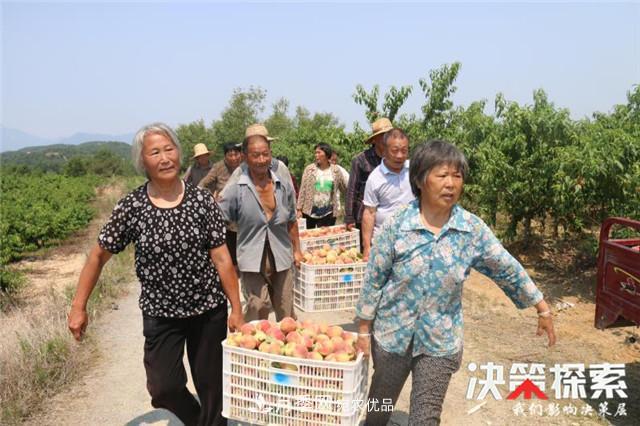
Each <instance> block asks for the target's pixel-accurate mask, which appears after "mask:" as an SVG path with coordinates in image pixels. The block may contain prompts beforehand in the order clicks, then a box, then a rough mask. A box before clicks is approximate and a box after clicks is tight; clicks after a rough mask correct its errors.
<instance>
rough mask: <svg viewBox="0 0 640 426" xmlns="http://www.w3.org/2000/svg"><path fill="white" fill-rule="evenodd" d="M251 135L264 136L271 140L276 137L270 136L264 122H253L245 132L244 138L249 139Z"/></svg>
mask: <svg viewBox="0 0 640 426" xmlns="http://www.w3.org/2000/svg"><path fill="white" fill-rule="evenodd" d="M251 136H262V137H263V138H265V139H266V140H268V141H269V142H271V141H273V140H275V139H276V138H272V137H269V131H268V130H267V128H266V127H264V124H260V123H257V124H252V125H251V126H249V127H247V130H246V131H245V132H244V139H245V140H247V139H248V138H250V137H251Z"/></svg>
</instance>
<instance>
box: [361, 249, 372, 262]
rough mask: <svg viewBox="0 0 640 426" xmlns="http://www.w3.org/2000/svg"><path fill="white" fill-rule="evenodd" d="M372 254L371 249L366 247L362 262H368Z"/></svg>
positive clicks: (363, 251)
mask: <svg viewBox="0 0 640 426" xmlns="http://www.w3.org/2000/svg"><path fill="white" fill-rule="evenodd" d="M370 254H371V249H370V248H369V247H365V249H364V250H362V261H363V262H368V261H369V255H370Z"/></svg>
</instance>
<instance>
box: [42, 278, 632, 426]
mask: <svg viewBox="0 0 640 426" xmlns="http://www.w3.org/2000/svg"><path fill="white" fill-rule="evenodd" d="M136 297H137V288H136V287H135V286H132V290H131V292H130V293H129V295H128V296H126V297H125V298H124V299H122V301H121V303H120V304H119V309H117V310H114V311H112V312H110V313H108V314H107V315H105V316H104V317H103V319H102V320H101V321H100V324H95V325H93V327H94V330H93V333H94V335H95V336H96V338H97V339H98V353H97V354H96V365H95V367H94V368H93V369H91V371H88V372H87V374H86V376H85V378H84V379H83V380H82V382H81V383H79V384H78V385H77V386H74V387H73V388H71V389H69V390H67V391H65V392H63V393H62V394H60V395H58V396H57V397H55V398H54V399H52V400H51V401H50V402H49V403H48V404H47V408H46V409H45V414H44V415H43V416H40V417H38V418H35V419H33V420H32V421H31V422H30V424H33V425H54V424H128V425H138V424H145V423H146V424H163V425H165V424H168V425H173V424H180V423H179V421H178V420H177V419H175V417H173V416H172V415H171V414H170V413H168V412H166V411H164V410H154V409H153V408H152V407H151V406H150V403H149V397H148V395H147V392H146V389H145V385H144V383H145V377H144V369H143V366H142V344H143V338H142V333H141V326H142V325H141V320H140V313H139V310H138V307H137V303H136ZM575 302H576V304H575V306H573V307H572V308H569V309H566V310H563V311H561V312H560V313H559V314H558V316H557V317H556V327H557V332H558V337H559V343H558V345H557V346H556V347H555V348H553V349H551V350H549V349H547V348H545V346H544V339H542V338H538V337H535V336H534V331H535V316H534V314H533V312H532V311H531V310H529V311H524V312H523V311H518V310H517V309H516V308H515V307H513V306H512V305H511V303H510V302H509V301H508V299H507V298H506V297H505V296H504V295H503V294H502V293H501V292H500V290H499V289H497V287H496V286H495V285H494V284H493V283H491V282H490V281H489V280H487V279H486V278H484V277H482V276H480V275H479V274H473V275H472V277H471V278H470V280H469V281H468V282H467V283H466V289H465V295H464V303H465V320H466V324H465V333H466V336H465V353H464V359H463V365H462V368H461V370H460V371H459V372H458V373H457V374H456V375H455V376H454V378H453V380H452V382H451V385H450V388H449V391H448V393H447V398H446V400H445V404H444V412H443V419H442V420H443V424H444V425H460V424H465V425H492V424H495V425H503V424H519V425H528V424H531V425H533V424H539V423H544V424H557V425H565V424H566V425H572V424H580V425H584V424H608V423H609V422H608V421H603V420H602V419H600V418H598V417H597V416H596V415H590V416H589V415H580V413H578V414H577V415H572V414H562V413H561V414H560V415H558V416H552V415H548V414H546V412H544V413H543V414H542V415H531V414H529V415H528V416H527V417H523V416H516V415H515V414H514V412H513V408H514V406H515V404H516V403H515V402H512V401H505V400H504V398H505V397H506V395H507V394H508V393H509V392H508V389H507V386H506V385H505V386H500V387H499V389H500V392H501V394H502V397H503V399H502V400H497V401H496V400H494V399H492V398H490V397H489V398H486V399H485V400H483V401H477V400H467V399H466V398H465V394H466V391H467V386H468V383H469V379H470V377H472V376H473V375H474V374H475V373H471V372H470V371H469V370H468V368H467V367H468V365H469V363H471V362H475V363H477V364H482V363H486V362H489V361H493V362H494V363H496V364H502V365H503V366H505V379H508V375H509V371H508V369H509V368H510V366H511V364H512V363H514V362H525V363H532V362H539V363H543V364H545V365H546V367H547V369H549V368H551V367H552V366H553V364H554V363H568V362H572V363H587V364H591V363H596V362H611V363H625V364H626V365H627V378H626V379H627V380H626V383H627V385H628V394H629V398H628V400H627V401H626V403H627V410H628V415H627V416H626V417H618V418H613V417H611V418H608V420H609V421H610V422H611V423H612V424H616V425H618V424H621V425H624V424H634V422H635V421H636V420H637V419H638V418H640V417H639V416H640V413H639V412H638V406H639V404H638V402H639V401H640V392H639V389H640V371H639V369H638V368H637V365H638V364H637V360H638V359H639V358H640V347H639V345H638V343H629V337H631V336H633V331H634V330H633V329H630V328H625V329H618V330H611V331H604V332H603V331H597V330H595V329H593V327H592V321H593V305H592V304H590V303H584V302H579V301H577V300H576V301H575ZM300 317H301V319H304V318H312V319H316V320H324V321H328V322H330V323H337V324H343V325H345V326H347V327H349V325H350V324H352V314H351V313H349V312H341V313H331V314H304V313H303V314H300ZM546 379H547V386H548V387H550V386H551V376H550V374H549V373H547V375H546ZM410 388H411V386H410V380H408V381H407V384H406V385H405V388H404V390H403V392H402V395H401V398H400V400H399V401H398V404H397V406H396V412H395V413H394V416H393V417H392V421H393V423H394V424H399V425H405V424H407V413H408V411H409V406H408V403H409V402H408V401H409V393H410ZM476 394H477V391H476ZM549 394H550V395H551V392H549ZM552 399H553V398H552ZM483 402H486V403H485V404H484V405H482V406H481V407H480V408H479V409H478V410H477V411H475V412H473V413H471V414H469V413H468V412H469V410H471V409H473V408H474V407H476V406H478V405H479V404H482V403H483ZM520 402H521V403H524V402H526V406H525V408H527V407H528V406H529V401H522V400H521V401H520ZM543 402H544V405H543V408H544V410H546V409H547V404H548V402H547V401H543ZM549 402H557V403H558V404H559V405H560V407H564V406H565V405H567V404H568V403H569V402H572V403H573V404H574V405H576V406H577V407H579V409H580V408H581V407H582V406H584V405H585V404H586V403H589V404H590V405H591V406H592V407H593V408H594V409H596V410H597V408H598V405H597V403H598V402H599V401H595V402H594V401H592V400H586V401H581V400H571V401H569V400H560V401H549ZM618 402H620V401H618ZM623 402H624V401H623ZM610 404H613V402H612V401H610ZM612 406H613V407H614V408H613V410H614V411H615V406H614V405H612ZM610 410H611V408H610ZM612 414H613V413H612Z"/></svg>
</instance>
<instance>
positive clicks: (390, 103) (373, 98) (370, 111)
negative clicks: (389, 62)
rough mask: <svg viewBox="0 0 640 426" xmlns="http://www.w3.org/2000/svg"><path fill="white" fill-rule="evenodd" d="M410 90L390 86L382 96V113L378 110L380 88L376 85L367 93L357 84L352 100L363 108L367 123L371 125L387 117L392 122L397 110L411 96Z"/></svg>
mask: <svg viewBox="0 0 640 426" xmlns="http://www.w3.org/2000/svg"><path fill="white" fill-rule="evenodd" d="M411 90H412V87H411V86H401V87H400V88H397V87H395V86H391V87H390V88H389V91H388V92H387V93H385V94H384V102H383V103H382V112H380V110H378V97H379V95H380V87H379V86H378V85H377V84H376V85H375V86H373V89H371V93H368V92H367V91H366V90H365V89H364V87H362V85H360V84H358V85H357V86H356V92H355V93H354V94H353V100H354V101H355V102H356V103H357V104H358V105H363V106H364V107H365V109H366V111H365V115H366V117H367V120H368V121H369V123H373V122H374V121H375V120H377V119H378V118H380V117H387V118H388V119H389V120H391V121H392V122H393V120H394V119H395V118H396V115H397V114H398V110H399V109H400V107H402V105H403V104H404V103H405V101H406V100H407V98H408V97H409V95H410V94H411Z"/></svg>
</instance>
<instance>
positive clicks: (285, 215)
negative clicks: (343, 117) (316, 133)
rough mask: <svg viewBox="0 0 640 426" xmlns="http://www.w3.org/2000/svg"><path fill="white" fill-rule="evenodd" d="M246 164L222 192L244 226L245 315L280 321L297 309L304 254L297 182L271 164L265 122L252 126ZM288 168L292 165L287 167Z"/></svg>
mask: <svg viewBox="0 0 640 426" xmlns="http://www.w3.org/2000/svg"><path fill="white" fill-rule="evenodd" d="M242 150H243V153H244V155H245V161H246V168H245V169H244V170H241V173H240V176H239V178H238V180H237V181H236V182H229V183H227V186H226V187H225V189H224V191H223V193H222V199H221V201H220V208H221V210H222V212H223V214H224V215H225V218H226V220H227V221H229V222H232V223H236V224H237V227H238V269H239V270H240V272H241V274H242V285H243V287H244V293H245V295H246V296H247V303H246V306H245V320H246V321H252V320H256V319H267V318H268V316H269V312H270V310H271V308H273V310H274V311H275V313H276V319H277V321H280V320H281V319H282V318H284V317H287V316H290V317H294V318H295V314H294V311H293V271H292V268H293V265H294V262H295V264H296V265H298V264H299V262H300V260H301V259H302V253H301V252H300V238H299V236H298V223H297V220H296V200H295V192H294V189H293V185H292V184H291V183H290V180H289V181H285V180H283V179H281V178H280V177H279V176H278V174H276V173H275V172H274V171H273V170H271V162H272V156H271V147H270V141H269V139H268V133H267V129H266V128H265V127H264V126H262V125H252V126H249V128H247V131H246V133H245V139H244V142H243V144H242ZM287 174H288V171H287Z"/></svg>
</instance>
